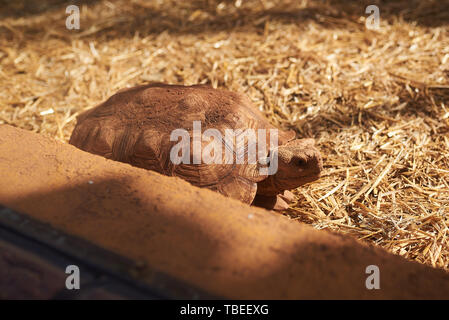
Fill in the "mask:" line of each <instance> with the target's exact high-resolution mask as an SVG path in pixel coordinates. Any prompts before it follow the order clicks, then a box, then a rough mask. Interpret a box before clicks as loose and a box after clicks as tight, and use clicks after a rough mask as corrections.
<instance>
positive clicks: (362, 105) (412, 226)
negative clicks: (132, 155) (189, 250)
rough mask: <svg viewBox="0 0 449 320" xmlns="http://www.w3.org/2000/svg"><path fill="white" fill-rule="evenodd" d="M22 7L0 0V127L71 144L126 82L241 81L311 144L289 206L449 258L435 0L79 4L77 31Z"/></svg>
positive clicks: (448, 56)
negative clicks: (81, 121)
mask: <svg viewBox="0 0 449 320" xmlns="http://www.w3.org/2000/svg"><path fill="white" fill-rule="evenodd" d="M28 2H29V1H25V0H22V1H20V0H15V1H13V2H10V1H7V0H0V8H1V9H0V63H1V64H0V86H1V88H2V90H1V91H0V123H8V124H12V125H15V126H18V127H21V128H25V129H28V130H32V131H35V132H40V133H42V134H46V135H50V136H52V137H55V138H57V139H59V140H62V141H68V138H69V136H70V133H71V131H72V129H73V127H74V124H75V118H76V116H77V115H78V114H79V113H80V112H82V111H83V110H86V109H87V108H91V107H93V106H95V105H96V104H97V103H99V102H101V101H103V100H104V99H105V98H107V97H108V96H110V95H111V94H113V93H115V92H116V91H117V90H118V89H120V88H123V87H127V86H133V85H136V84H141V83H145V82H148V81H163V82H167V83H177V84H195V83H210V84H212V85H213V86H215V87H225V88H228V89H231V90H237V91H242V92H245V93H247V94H248V95H249V96H250V97H251V98H252V100H253V101H254V102H255V103H256V105H257V106H259V107H260V109H261V110H263V111H264V112H265V114H266V115H267V117H269V119H270V120H271V121H272V122H273V123H274V124H276V125H278V126H280V127H282V128H293V129H295V130H296V131H297V132H298V136H299V137H314V138H316V139H317V142H318V145H319V147H320V149H321V150H322V154H323V157H324V164H325V168H326V170H325V174H324V176H323V178H322V179H320V180H319V181H318V182H316V183H312V184H310V185H307V186H305V187H302V188H299V189H297V190H296V191H295V194H296V195H297V200H298V201H297V203H295V204H294V205H292V208H291V209H290V210H288V212H285V214H286V215H288V216H290V217H291V219H294V220H296V219H297V220H301V221H304V222H306V223H309V224H312V225H313V226H315V227H316V228H318V229H329V230H335V231H338V232H340V233H344V234H349V235H351V236H354V237H356V238H358V239H362V240H364V241H369V242H371V243H375V244H377V245H379V246H382V247H384V248H386V249H388V250H389V251H391V252H394V253H397V254H400V255H402V256H404V257H406V258H409V259H412V260H416V261H419V262H422V263H426V264H429V265H432V266H434V267H439V268H444V269H448V268H449V245H448V244H449V239H448V238H449V216H448V214H449V105H448V103H449V3H448V1H437V0H435V1H430V0H428V1H421V0H407V1H369V2H365V1H357V2H355V1H354V2H349V1H343V0H341V1H337V0H332V1H318V0H316V1H313V0H302V1H300V0H290V1H289V0H284V1H274V0H273V1H270V0H237V1H235V2H234V1H214V0H207V1H206V0H202V1H200V0H197V1H176V0H169V1H162V0H159V1H157V0H155V1H144V0H132V1H128V0H116V1H113V0H109V1H107V0H103V1H89V2H84V4H83V5H82V6H81V29H80V30H67V29H66V28H65V19H66V17H67V14H66V13H65V8H66V6H67V5H69V4H71V1H62V0H47V1H35V4H34V5H33V6H32V7H30V5H29V4H28V6H26V3H28ZM373 3H374V4H377V5H378V6H379V8H380V13H381V14H380V18H381V20H380V29H379V30H376V31H372V30H367V29H366V27H365V19H366V17H367V16H368V14H365V8H366V6H367V5H368V4H373Z"/></svg>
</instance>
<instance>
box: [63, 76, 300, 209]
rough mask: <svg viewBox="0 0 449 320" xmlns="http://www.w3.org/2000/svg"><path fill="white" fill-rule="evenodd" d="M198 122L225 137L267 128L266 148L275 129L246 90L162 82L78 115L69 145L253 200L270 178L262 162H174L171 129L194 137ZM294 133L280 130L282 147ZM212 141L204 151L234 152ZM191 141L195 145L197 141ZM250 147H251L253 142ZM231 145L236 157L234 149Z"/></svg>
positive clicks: (120, 95)
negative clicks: (262, 170) (228, 131)
mask: <svg viewBox="0 0 449 320" xmlns="http://www.w3.org/2000/svg"><path fill="white" fill-rule="evenodd" d="M194 121H200V123H201V130H202V132H204V131H205V130H207V129H216V130H218V131H219V132H220V133H221V135H222V137H225V136H226V129H233V130H237V132H238V129H240V130H243V131H244V130H245V129H254V130H255V132H257V129H266V131H267V135H266V137H267V146H269V145H270V144H269V132H270V131H269V129H276V128H275V127H274V126H273V125H271V124H270V123H269V122H268V120H267V119H266V118H265V117H264V116H263V114H262V113H261V112H260V111H259V110H258V109H257V108H256V107H255V106H254V105H253V104H252V103H251V101H250V100H249V98H248V97H247V96H245V95H244V94H240V93H235V92H231V91H227V90H221V89H213V88H212V87H210V86H206V85H193V86H180V85H167V84H160V83H157V84H149V85H143V86H138V87H134V88H130V89H125V90H121V91H119V92H117V93H116V94H114V95H113V96H111V97H110V98H109V99H108V100H106V101H105V102H103V103H102V104H100V105H98V106H97V107H95V108H93V109H90V110H88V111H86V112H84V113H82V114H81V115H79V116H78V118H77V124H76V126H75V129H74V131H73V133H72V136H71V138H70V142H69V143H70V144H72V145H74V146H76V147H78V148H80V149H82V150H84V151H87V152H90V153H93V154H97V155H101V156H104V157H106V158H109V159H112V160H116V161H121V162H125V163H129V164H131V165H133V166H136V167H140V168H145V169H149V170H154V171H157V172H159V173H162V174H165V175H169V176H177V177H180V178H182V179H184V180H187V181H188V182H190V183H192V184H193V185H196V186H199V187H205V188H209V189H211V190H214V191H218V192H220V193H222V194H224V195H226V196H229V197H232V198H236V199H239V200H241V201H243V202H245V203H251V202H252V201H253V199H254V197H255V195H256V191H257V182H259V181H261V180H263V179H265V178H266V176H264V175H261V174H260V173H259V169H260V166H261V165H260V164H259V163H248V157H245V159H243V160H242V161H243V163H242V161H241V163H236V162H237V161H235V159H234V161H231V162H232V163H227V162H224V163H215V162H214V163H192V162H194V161H193V159H191V160H192V161H191V162H190V163H187V164H186V163H179V164H174V163H173V161H171V160H170V151H171V149H172V148H173V147H174V145H176V144H177V143H178V141H171V139H170V136H171V133H172V132H173V131H174V130H176V129H183V130H186V131H187V132H189V133H190V136H192V131H193V122H194ZM294 137H295V133H294V131H281V130H278V143H279V145H282V144H284V143H286V142H288V141H290V140H292V139H293V138H294ZM212 140H213V141H202V140H201V142H200V143H201V147H202V149H203V150H204V148H206V147H207V145H208V144H210V143H212V144H216V143H218V144H221V145H225V148H221V149H220V148H218V149H217V150H222V154H218V153H217V155H215V154H214V156H221V157H226V156H229V153H228V154H226V146H228V147H229V144H227V143H226V141H219V139H218V138H217V139H212ZM245 141H246V142H245V143H249V142H248V141H247V140H245ZM227 142H229V141H227ZM189 143H190V147H192V148H194V146H193V139H191V141H190V142H189ZM233 146H235V145H233ZM209 147H210V146H209ZM245 148H246V149H245V151H247V150H248V149H249V147H248V145H246V146H245ZM228 149H229V148H228ZM230 149H231V150H233V151H231V152H233V156H234V157H235V156H236V153H235V148H230ZM267 149H268V148H267ZM268 152H269V150H267V151H266V153H267V154H268ZM214 153H215V152H214ZM267 154H266V155H267ZM191 158H192V156H191ZM222 159H224V158H222Z"/></svg>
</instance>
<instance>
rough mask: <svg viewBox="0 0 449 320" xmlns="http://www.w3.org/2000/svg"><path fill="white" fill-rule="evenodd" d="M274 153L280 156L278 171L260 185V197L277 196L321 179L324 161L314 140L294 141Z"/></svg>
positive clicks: (258, 189) (258, 188) (258, 187)
mask: <svg viewBox="0 0 449 320" xmlns="http://www.w3.org/2000/svg"><path fill="white" fill-rule="evenodd" d="M273 152H276V153H277V155H278V170H277V172H276V173H275V174H274V175H271V176H268V177H267V179H265V180H263V181H261V182H259V183H258V185H257V194H258V195H263V196H276V195H278V194H282V193H283V191H284V190H290V189H295V188H297V187H299V186H301V185H303V184H306V183H308V182H312V181H314V180H316V179H318V178H319V177H320V174H321V171H322V170H323V161H322V159H321V155H320V152H319V151H318V149H317V148H316V147H315V141H314V140H313V139H297V140H293V141H290V142H288V143H286V144H284V145H282V146H280V147H278V148H277V149H276V150H274V151H273Z"/></svg>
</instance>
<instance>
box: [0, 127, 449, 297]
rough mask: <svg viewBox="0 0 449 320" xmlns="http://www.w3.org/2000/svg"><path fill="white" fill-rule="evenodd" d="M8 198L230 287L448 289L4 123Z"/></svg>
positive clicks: (115, 246)
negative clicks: (373, 269)
mask: <svg viewBox="0 0 449 320" xmlns="http://www.w3.org/2000/svg"><path fill="white" fill-rule="evenodd" d="M0 203H2V204H4V205H6V206H9V207H11V208H13V209H15V210H18V211H20V212H24V213H27V214H29V215H30V216H32V217H34V218H37V219H39V220H40V221H43V222H48V223H50V224H51V225H53V226H54V227H56V228H59V229H61V230H63V231H65V232H67V233H70V234H73V235H77V236H80V237H83V238H86V239H88V240H90V241H92V242H94V243H95V244H97V245H99V246H102V247H104V248H106V249H109V250H112V251H114V252H116V253H119V254H122V255H123V256H126V257H129V258H132V259H134V260H135V261H139V262H142V263H143V264H144V265H148V266H151V267H153V268H155V269H158V270H163V271H165V272H167V273H168V274H170V275H173V276H175V277H177V278H179V279H183V280H185V281H187V282H188V283H191V284H194V285H196V286H198V287H200V288H203V289H205V290H207V291H209V292H211V293H213V294H216V295H221V296H225V297H229V298H249V299H256V298H272V299H279V298H280V299H282V298H284V299H314V298H342V299H346V298H364V299H367V298H449V274H447V273H445V272H444V271H441V270H434V269H431V268H429V267H426V266H424V265H420V264H418V263H413V262H409V261H406V260H405V259H403V258H401V257H398V256H394V255H391V254H389V253H387V252H385V251H384V250H382V249H379V248H374V247H372V246H367V245H364V244H362V243H360V242H357V241H355V240H354V239H351V238H345V237H342V236H340V235H337V234H332V233H329V232H325V231H317V230H314V229H312V228H311V227H309V226H306V225H303V224H300V223H297V222H295V221H289V220H288V219H287V218H285V217H283V216H280V215H276V214H273V213H270V212H268V211H265V210H262V209H259V208H254V207H249V206H246V205H244V204H242V203H240V202H238V201H236V200H232V199H227V198H224V197H223V196H221V195H219V194H216V193H214V192H212V191H209V190H204V189H199V188H196V187H193V186H190V185H189V184H188V183H186V182H185V181H183V180H180V179H178V178H173V177H165V176H162V175H159V174H157V173H154V172H151V171H145V170H143V169H138V168H133V167H131V166H129V165H127V164H123V163H118V162H114V161H111V160H107V159H104V158H101V157H99V156H94V155H91V154H88V153H86V152H83V151H80V150H78V149H76V148H75V147H73V146H70V145H67V144H63V143H60V142H57V141H54V140H52V139H50V138H47V137H44V136H41V135H38V134H34V133H31V132H28V131H25V130H21V129H16V128H13V127H11V126H8V125H1V126H0ZM371 264H374V265H377V266H379V268H380V272H381V273H380V279H381V289H380V290H367V289H366V288H365V279H366V277H367V275H366V274H365V268H366V266H367V265H371ZM140 276H141V277H142V279H143V280H144V279H145V269H143V270H142V273H141V275H140Z"/></svg>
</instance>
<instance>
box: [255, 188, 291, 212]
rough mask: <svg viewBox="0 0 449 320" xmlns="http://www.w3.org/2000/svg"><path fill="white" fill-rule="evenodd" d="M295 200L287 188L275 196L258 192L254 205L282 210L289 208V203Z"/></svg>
mask: <svg viewBox="0 0 449 320" xmlns="http://www.w3.org/2000/svg"><path fill="white" fill-rule="evenodd" d="M293 200H294V195H293V193H291V192H290V191H288V190H286V191H284V193H283V194H278V195H275V196H264V195H261V194H256V197H255V198H254V201H253V205H255V206H256V207H262V208H265V209H268V210H274V211H282V210H287V209H288V208H289V204H290V203H292V202H293Z"/></svg>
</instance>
